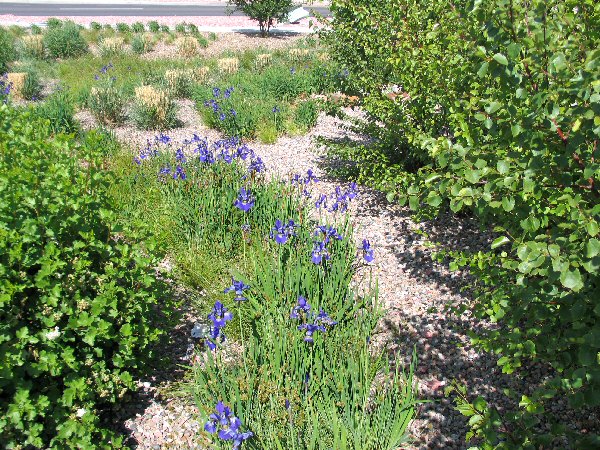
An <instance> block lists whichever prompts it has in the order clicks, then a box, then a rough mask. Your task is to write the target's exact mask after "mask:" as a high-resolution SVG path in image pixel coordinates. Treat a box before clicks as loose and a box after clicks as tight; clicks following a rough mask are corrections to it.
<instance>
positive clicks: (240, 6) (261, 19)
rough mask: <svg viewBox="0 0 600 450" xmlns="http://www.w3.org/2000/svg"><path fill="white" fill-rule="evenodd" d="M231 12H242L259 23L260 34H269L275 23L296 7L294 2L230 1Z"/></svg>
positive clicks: (291, 0)
mask: <svg viewBox="0 0 600 450" xmlns="http://www.w3.org/2000/svg"><path fill="white" fill-rule="evenodd" d="M229 6H230V7H231V10H230V12H231V13H234V12H235V11H242V12H243V13H244V14H246V15H247V16H248V17H250V18H251V19H253V20H256V21H258V26H259V28H260V34H261V35H262V36H263V37H264V36H267V35H268V34H269V31H270V30H271V27H272V26H273V24H274V22H275V21H276V20H277V21H281V20H283V19H285V17H286V16H287V13H288V12H289V11H290V10H291V9H292V8H293V7H294V2H293V0H229Z"/></svg>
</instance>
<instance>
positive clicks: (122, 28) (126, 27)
mask: <svg viewBox="0 0 600 450" xmlns="http://www.w3.org/2000/svg"><path fill="white" fill-rule="evenodd" d="M116 29H117V31H118V32H119V33H129V32H130V31H131V27H130V26H129V25H127V24H126V23H123V22H119V23H118V24H117V25H116Z"/></svg>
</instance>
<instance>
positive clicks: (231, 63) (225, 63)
mask: <svg viewBox="0 0 600 450" xmlns="http://www.w3.org/2000/svg"><path fill="white" fill-rule="evenodd" d="M217 65H218V67H219V71H220V72H222V73H230V74H231V73H236V72H237V71H238V69H239V68H240V60H239V59H237V58H223V59H219V60H218V61H217Z"/></svg>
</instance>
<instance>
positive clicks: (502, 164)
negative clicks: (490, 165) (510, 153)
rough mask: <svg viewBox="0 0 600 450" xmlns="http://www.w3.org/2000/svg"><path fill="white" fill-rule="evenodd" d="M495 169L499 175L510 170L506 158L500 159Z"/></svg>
mask: <svg viewBox="0 0 600 450" xmlns="http://www.w3.org/2000/svg"><path fill="white" fill-rule="evenodd" d="M496 169H497V170H498V173H499V174H500V175H505V174H507V173H508V171H509V170H510V162H509V161H506V160H500V161H498V162H497V163H496Z"/></svg>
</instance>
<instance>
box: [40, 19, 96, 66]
mask: <svg viewBox="0 0 600 450" xmlns="http://www.w3.org/2000/svg"><path fill="white" fill-rule="evenodd" d="M44 47H45V48H46V50H47V52H48V54H49V55H50V56H51V57H52V58H74V57H76V56H80V55H83V54H84V53H86V52H87V50H88V45H87V42H86V41H85V39H84V38H83V36H81V32H80V30H79V27H78V26H77V24H75V23H73V22H61V23H60V24H57V25H56V26H53V27H50V26H49V27H48V30H47V31H46V33H45V34H44Z"/></svg>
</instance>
